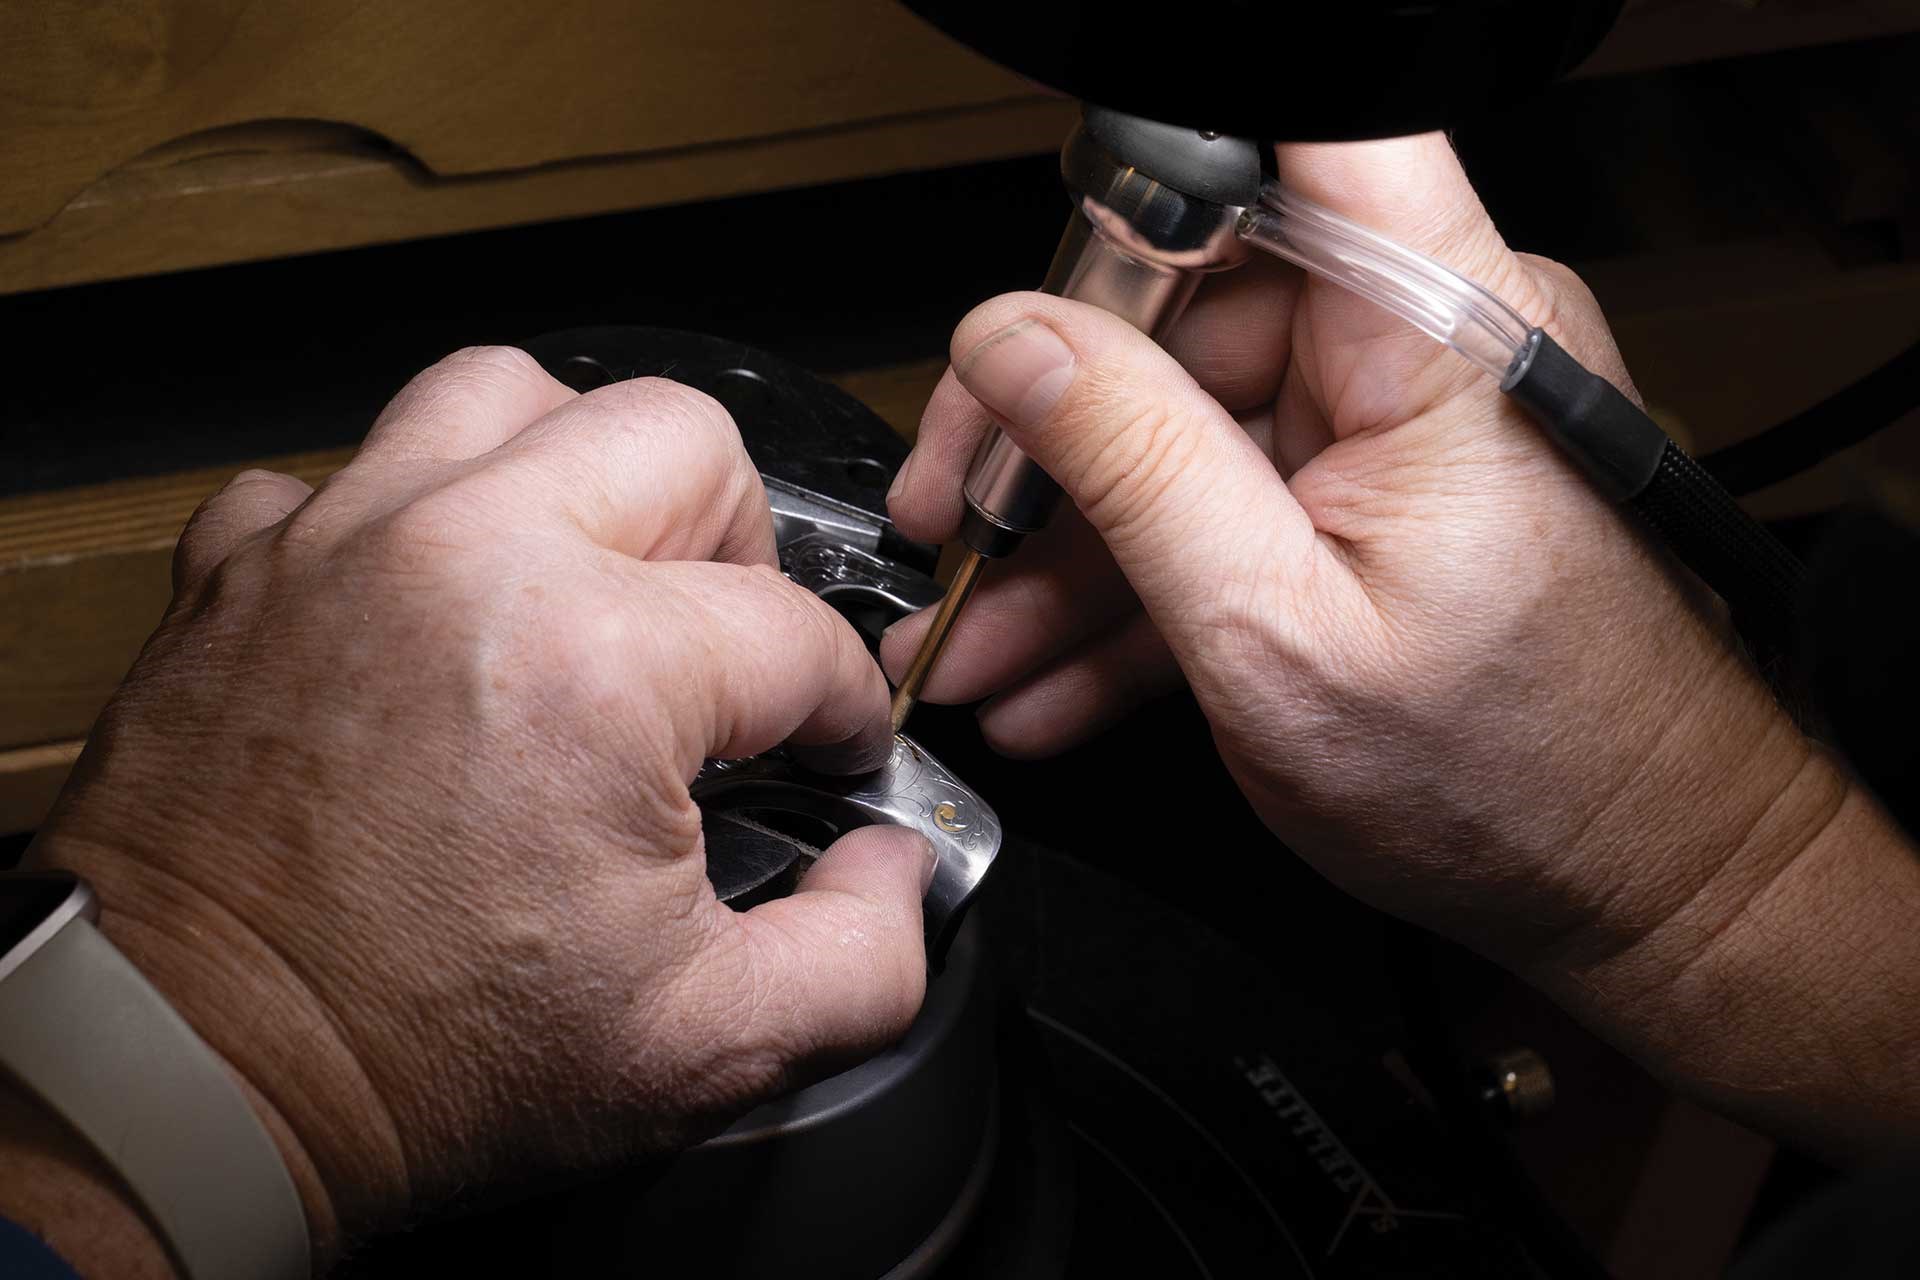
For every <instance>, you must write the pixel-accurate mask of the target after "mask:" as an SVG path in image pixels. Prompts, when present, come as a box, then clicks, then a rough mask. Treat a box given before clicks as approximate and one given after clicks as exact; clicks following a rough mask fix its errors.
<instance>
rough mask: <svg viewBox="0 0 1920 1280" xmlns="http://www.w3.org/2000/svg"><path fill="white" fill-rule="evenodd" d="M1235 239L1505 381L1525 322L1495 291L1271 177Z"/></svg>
mask: <svg viewBox="0 0 1920 1280" xmlns="http://www.w3.org/2000/svg"><path fill="white" fill-rule="evenodd" d="M1237 231H1238V232H1239V235H1240V238H1241V239H1242V240H1245V241H1246V242H1247V243H1248V244H1250V245H1253V246H1254V247H1255V248H1258V249H1262V250H1265V251H1266V252H1268V253H1271V254H1273V255H1274V256H1276V257H1279V258H1285V259H1286V260H1287V261H1289V262H1292V263H1295V264H1297V265H1298V266H1301V267H1304V268H1306V269H1307V270H1308V271H1311V272H1312V273H1314V274H1315V275H1318V276H1325V277H1326V278H1327V279H1329V280H1331V281H1333V282H1334V283H1335V284H1338V285H1340V286H1342V287H1343V288H1346V289H1348V290H1350V291H1351V292H1353V293H1357V294H1359V295H1360V296H1361V297H1363V298H1366V299H1368V300H1369V301H1371V302H1373V303H1375V304H1377V305H1379V306H1381V307H1384V308H1386V309H1387V310H1388V311H1391V312H1393V314H1395V315H1397V316H1400V317H1401V318H1402V319H1404V320H1406V321H1408V322H1409V323H1410V324H1412V325H1414V326H1415V327H1416V328H1418V329H1420V330H1421V331H1422V332H1423V333H1426V334H1427V335H1428V336H1430V337H1432V338H1433V339H1434V340H1435V341H1438V342H1442V343H1445V344H1446V345H1447V346H1449V347H1452V348H1453V349H1454V350H1455V351H1458V352H1459V353H1460V354H1461V355H1463V356H1465V357H1466V358H1467V359H1469V360H1471V361H1473V363H1475V364H1477V365H1479V366H1480V367H1481V368H1482V369H1485V370H1486V371H1487V372H1488V373H1490V374H1492V375H1493V376H1494V377H1495V378H1498V379H1501V380H1503V381H1504V380H1505V379H1506V377H1507V375H1508V373H1509V372H1511V371H1512V369H1513V368H1514V367H1515V365H1516V364H1517V363H1518V362H1519V360H1520V358H1521V356H1522V355H1523V354H1524V352H1525V351H1526V348H1527V342H1528V337H1529V334H1530V333H1531V329H1532V326H1530V325H1528V324H1527V322H1526V321H1525V320H1523V319H1522V318H1521V317H1520V313H1519V312H1517V311H1515V310H1514V309H1513V308H1512V307H1510V306H1508V305H1507V304H1506V303H1505V302H1502V301H1501V300H1500V299H1499V297H1497V296H1496V295H1494V294H1493V293H1491V292H1489V291H1488V290H1487V289H1485V288H1483V287H1481V286H1480V285H1478V284H1475V283H1474V282H1473V281H1471V280H1469V279H1467V278H1466V277H1465V276H1462V275H1460V274H1459V273H1458V272H1456V271H1454V270H1453V269H1452V268H1450V267H1445V266H1442V265H1441V264H1440V263H1438V262H1435V261H1434V260H1433V259H1432V258H1429V257H1427V256H1426V255H1425V254H1423V253H1417V252H1415V251H1414V250H1412V249H1409V248H1407V247H1406V246H1405V245H1402V244H1396V243H1394V242H1393V241H1391V240H1389V239H1387V238H1386V237H1385V236H1383V235H1380V234H1379V233H1378V232H1375V231H1369V230H1368V229H1367V228H1365V227H1363V226H1361V225H1360V224H1359V223H1357V222H1352V221H1350V220H1348V219H1346V218H1343V217H1341V216H1340V215H1339V214H1337V213H1335V212H1334V211H1333V210H1331V209H1328V208H1324V207H1322V206H1321V205H1317V204H1315V203H1314V202H1313V201H1311V200H1307V199H1304V198H1302V197H1301V196H1298V195H1295V194H1294V193H1293V192H1291V191H1288V190H1286V189H1285V188H1283V187H1281V186H1280V185H1279V184H1278V183H1276V182H1269V183H1267V184H1266V186H1265V187H1264V188H1262V190H1261V193H1260V203H1259V204H1257V205H1255V206H1253V207H1251V208H1249V209H1248V210H1247V211H1246V212H1245V213H1244V214H1242V215H1241V218H1240V224H1239V226H1238V228H1237Z"/></svg>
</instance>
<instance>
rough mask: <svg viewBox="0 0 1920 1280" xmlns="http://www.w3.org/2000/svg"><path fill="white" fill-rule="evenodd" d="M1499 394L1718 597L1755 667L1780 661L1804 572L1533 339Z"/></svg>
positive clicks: (1718, 492)
mask: <svg viewBox="0 0 1920 1280" xmlns="http://www.w3.org/2000/svg"><path fill="white" fill-rule="evenodd" d="M1501 390H1503V391H1505V392H1506V393H1507V394H1509V395H1511V396H1512V397H1513V398H1514V399H1515V400H1517V401H1519V402H1520V404H1521V405H1523V406H1524V407H1525V408H1526V410H1527V411H1528V412H1529V413H1531V414H1532V415H1533V417H1534V419H1535V420H1536V421H1537V422H1539V423H1540V425H1541V426H1542V427H1543V428H1544V429H1545V430H1546V432H1547V434H1548V435H1550V436H1552V437H1553V439H1554V440H1555V442H1556V443H1558V444H1559V445H1560V447H1561V448H1563V449H1564V450H1566V452H1567V453H1568V454H1569V455H1570V456H1571V457H1572V458H1573V459H1574V461H1576V462H1577V463H1579V464H1580V466H1581V467H1582V468H1583V469H1584V470H1585V471H1586V472H1587V474H1588V476H1589V477H1591V478H1592V480H1593V482H1594V484H1595V486H1596V487H1598V488H1599V489H1600V491H1601V492H1602V493H1604V494H1606V495H1607V496H1608V497H1609V498H1611V499H1613V500H1614V501H1615V502H1620V503H1623V504H1625V505H1626V506H1627V507H1629V508H1631V509H1632V510H1633V511H1634V512H1635V514H1637V515H1638V516H1639V517H1640V518H1641V519H1642V520H1643V521H1645V522H1646V524H1647V526H1648V527H1649V528H1651V529H1652V530H1653V532H1654V533H1656V534H1657V535H1659V537H1660V540H1661V541H1662V542H1664V543H1665V544H1666V546H1667V549H1668V550H1669V551H1671V552H1672V553H1673V554H1674V556H1675V557H1676V558H1678V559H1679V561H1680V562H1681V563H1682V564H1684V565H1686V566H1687V568H1689V569H1691V570H1692V571H1693V572H1694V573H1695V574H1697V575H1699V577H1700V578H1701V580H1702V581H1704V582H1705V583H1706V584H1707V585H1708V586H1710V587H1712V588H1713V589H1714V591H1716V592H1717V593H1719V595H1720V598H1721V599H1723V600H1725V601H1726V602H1727V604H1728V606H1729V607H1730V608H1731V609H1732V610H1733V616H1734V623H1735V625H1736V626H1738V627H1739V628H1740V632H1741V634H1742V635H1743V636H1744V637H1745V638H1746V640H1747V642H1748V643H1749V644H1750V645H1752V646H1753V647H1754V649H1755V656H1756V657H1761V658H1763V659H1765V658H1771V657H1775V656H1778V655H1779V654H1780V653H1781V652H1782V651H1783V649H1784V647H1785V643H1786V641H1787V639H1788V638H1789V637H1790V636H1791V634H1792V630H1793V626H1794V621H1795V617H1796V610H1797V606H1798V600H1799V596H1800V591H1801V587H1802V585H1803V583H1804V581H1805V577H1806V572H1805V570H1804V569H1803V568H1802V567H1801V565H1800V562H1799V561H1798V560H1796V559H1795V558H1794V556H1793V553H1792V552H1790V551H1788V550H1787V549H1786V547H1784V546H1782V545H1781V544H1780V542H1779V541H1778V540H1777V539H1776V538H1775V537H1774V536H1773V535H1772V534H1770V533H1768V532H1767V531H1766V530H1765V529H1763V528H1762V527H1761V526H1760V524H1759V523H1758V522H1757V521H1756V520H1754V518H1753V517H1752V516H1750V515H1748V514H1747V513H1746V511H1744V510H1743V509H1742V508H1741V506H1740V504H1739V503H1737V502H1735V501H1734V499H1733V497H1732V495H1731V494H1729V493H1728V492H1727V491H1726V490H1725V489H1724V488H1722V487H1721V486H1720V485H1719V483H1718V482H1716V481H1715V480H1714V478H1713V477H1712V476H1710V475H1708V474H1707V472H1706V471H1705V470H1704V469H1702V468H1701V466H1700V464H1699V463H1697V462H1695V461H1694V460H1693V459H1692V458H1690V457H1688V456H1687V454H1686V452H1685V451H1684V450H1682V449H1681V448H1680V446H1678V445H1676V444H1675V443H1674V442H1673V441H1672V440H1671V439H1670V438H1668V436H1667V433H1666V432H1664V431H1662V430H1661V429H1660V427H1659V425H1658V424H1657V423H1655V422H1654V421H1653V419H1652V418H1649V417H1648V416H1647V415H1646V414H1645V413H1644V412H1642V411H1641V410H1640V408H1639V407H1638V406H1636V405H1635V404H1634V403H1633V401H1631V400H1629V399H1627V397H1626V396H1624V395H1622V394H1621V392H1620V389H1619V388H1618V387H1615V386H1614V385H1613V384H1612V383H1611V382H1608V381H1607V380H1606V379H1605V378H1602V377H1601V376H1600V375H1599V374H1596V373H1594V372H1592V371H1591V370H1589V369H1587V368H1586V367H1585V366H1584V365H1582V364H1581V363H1580V362H1579V361H1578V360H1575V359H1574V358H1573V357H1572V356H1570V355H1568V354H1567V353H1566V351H1564V350H1563V349H1562V348H1561V347H1560V344H1559V343H1557V342H1555V341H1554V340H1553V339H1552V338H1550V337H1548V336H1547V335H1546V334H1545V333H1543V332H1541V331H1540V330H1538V329H1535V330H1534V331H1533V334H1532V336H1531V339H1530V340H1529V342H1528V344H1527V349H1526V350H1525V351H1524V352H1523V353H1522V354H1521V356H1520V359H1519V361H1517V362H1516V364H1515V366H1514V369H1513V371H1512V372H1511V373H1509V374H1508V375H1507V378H1506V380H1505V381H1504V382H1503V383H1502V384H1501Z"/></svg>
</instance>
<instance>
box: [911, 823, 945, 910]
mask: <svg viewBox="0 0 1920 1280" xmlns="http://www.w3.org/2000/svg"><path fill="white" fill-rule="evenodd" d="M914 834H915V835H916V836H917V837H918V839H919V841H920V854H921V857H920V896H921V897H923V898H924V897H926V896H927V890H929V889H931V888H932V887H933V873H934V872H936V871H938V870H939V869H940V851H939V850H938V849H935V848H934V847H933V841H931V840H929V839H927V838H926V837H925V836H923V835H920V834H919V833H918V832H915V833H914Z"/></svg>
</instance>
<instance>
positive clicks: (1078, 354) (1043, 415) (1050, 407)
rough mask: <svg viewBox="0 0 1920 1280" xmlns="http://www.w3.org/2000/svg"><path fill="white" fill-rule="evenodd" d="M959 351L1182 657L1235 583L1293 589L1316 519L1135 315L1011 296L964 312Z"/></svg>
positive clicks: (1238, 594) (957, 366) (969, 374)
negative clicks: (1131, 318)
mask: <svg viewBox="0 0 1920 1280" xmlns="http://www.w3.org/2000/svg"><path fill="white" fill-rule="evenodd" d="M953 353H954V375H955V376H956V377H957V378H958V379H959V381H960V384H961V385H962V386H963V387H965V388H966V389H967V391H968V392H969V393H971V394H972V396H973V397H974V399H976V400H978V401H979V402H980V404H981V405H982V406H983V407H984V408H985V409H986V410H987V411H988V413H990V414H991V415H992V416H993V417H994V418H995V420H997V421H998V422H999V423H1000V424H1001V426H1002V427H1003V428H1004V429H1005V430H1006V431H1007V433H1008V435H1010V436H1011V437H1012V438H1013V440H1014V442H1015V443H1016V444H1018V445H1019V446H1020V447H1021V448H1022V449H1024V450H1025V451H1026V452H1027V454H1028V456H1030V457H1031V458H1033V460H1034V461H1035V462H1037V463H1039V464H1040V465H1041V466H1042V467H1043V468H1045V469H1046V471H1047V473H1048V474H1050V475H1051V476H1052V477H1053V478H1054V479H1055V480H1056V481H1058V482H1059V484H1060V486H1061V488H1063V489H1064V490H1065V491H1066V493H1067V495H1068V496H1069V497H1070V498H1071V499H1072V500H1073V502H1074V504H1075V505H1076V506H1078V507H1079V508H1080V510H1081V512H1082V513H1083V514H1084V515H1085V516H1086V518H1087V520H1088V521H1089V523H1091V524H1092V525H1093V527H1094V528H1095V529H1097V530H1098V531H1099V533H1100V536H1101V537H1102V538H1103V539H1105V541H1106V543H1107V546H1108V548H1109V550H1111V551H1112V553H1113V557H1114V560H1115V561H1116V562H1117V563H1118V564H1119V566H1120V569H1121V571H1122V572H1123V573H1125V574H1126V575H1127V578H1128V581H1129V582H1130V583H1131V584H1132V586H1133V589H1134V591H1135V592H1136V593H1137V594H1138V595H1139V597H1140V599H1141V602H1142V603H1143V604H1144V605H1145V606H1146V608H1147V611H1148V613H1149V614H1151V615H1152V617H1153V620H1154V621H1155V623H1156V624H1158V626H1159V627H1160V630H1161V632H1162V634H1164V635H1165V636H1166V637H1167V639H1168V641H1169V643H1171V644H1172V646H1173V648H1174V651H1175V653H1176V655H1178V656H1180V657H1181V658H1182V661H1183V664H1184V663H1185V662H1187V661H1188V660H1189V659H1190V658H1191V657H1192V656H1193V655H1192V654H1191V653H1190V652H1187V651H1185V646H1183V644H1182V643H1181V639H1182V636H1183V635H1186V634H1191V633H1193V632H1194V631H1195V630H1196V629H1198V630H1202V631H1204V630H1207V629H1209V628H1214V626H1215V624H1216V623H1218V622H1219V621H1221V619H1220V618H1219V610H1220V609H1222V608H1224V607H1231V602H1232V601H1233V600H1234V599H1236V598H1238V599H1241V600H1245V599H1246V598H1247V594H1246V593H1245V592H1244V591H1234V590H1232V588H1233V586H1234V585H1235V584H1243V585H1248V586H1251V585H1253V584H1252V583H1251V582H1250V581H1249V579H1250V575H1258V577H1259V586H1260V587H1261V588H1262V590H1261V593H1260V594H1261V595H1262V596H1264V595H1266V594H1267V592H1268V591H1269V590H1271V589H1274V588H1278V589H1279V590H1280V591H1281V592H1282V595H1283V597H1284V595H1285V594H1286V593H1287V592H1289V591H1290V589H1291V587H1292V586H1293V585H1295V584H1296V583H1297V582H1298V581H1299V577H1298V575H1300V574H1302V573H1304V572H1306V571H1307V570H1308V569H1309V568H1310V558H1311V557H1313V556H1314V555H1316V554H1317V544H1316V542H1315V538H1314V531H1313V525H1312V522H1311V521H1310V520H1309V519H1308V518H1307V515H1306V513H1305V512H1304V511H1302V510H1301V508H1300V506H1299V504H1298V503H1297V502H1295V501H1294V498H1293V495H1292V494H1291V493H1289V492H1288V490H1287V486H1286V484H1285V482H1284V481H1283V480H1282V479H1281V478H1280V475H1279V473H1278V472H1277V471H1275V470H1274V468H1273V465H1272V463H1271V462H1270V461H1269V460H1268V458H1267V456H1266V455H1265V454H1264V453H1262V452H1261V451H1260V448H1259V446H1258V445H1256V444H1255V443H1254V442H1253V441H1252V440H1251V439H1250V438H1249V437H1248V436H1247V434H1246V432H1245V431H1243V430H1242V429H1241V427H1240V424H1239V423H1237V422H1236V421H1234V419H1233V417H1232V416H1231V415H1230V414H1228V413H1227V411H1226V410H1225V409H1223V408H1222V407H1221V406H1220V405H1219V403H1218V402H1216V401H1215V400H1214V399H1213V398H1212V397H1211V396H1209V395H1207V394H1206V393H1205V392H1204V391H1202V390H1201V389H1200V387H1199V386H1198V385H1197V384H1196V383H1195V382H1194V381H1193V379H1192V378H1191V377H1190V376H1189V375H1188V374H1187V372H1186V371H1185V370H1184V369H1182V368H1181V367H1180V365H1179V364H1178V363H1177V362H1176V361H1175V360H1174V359H1173V357H1171V356H1169V355H1168V354H1167V353H1166V352H1164V351H1162V350H1161V349H1160V348H1159V347H1157V346H1155V345H1154V343H1153V342H1152V340H1150V339H1149V338H1147V337H1146V336H1145V335H1144V334H1142V333H1140V332H1139V331H1138V330H1136V329H1134V328H1133V327H1132V326H1130V325H1128V324H1127V323H1126V322H1124V321H1122V320H1120V319H1118V318H1116V317H1114V316H1111V315H1108V314H1107V313H1106V312H1104V311H1100V310H1098V309H1097V308H1094V307H1091V306H1087V305H1086V304H1084V303H1078V302H1071V301H1068V300H1066V299H1063V298H1055V297H1051V296H1049V295H1046V294H1037V293H1023V294H1009V295H1006V296H1004V297H1000V298H995V299H993V300H992V301H990V302H986V303H983V304H982V305H981V306H979V307H978V308H976V309H975V310H974V311H973V312H972V313H971V314H970V315H968V316H967V318H966V319H965V320H963V321H961V323H960V327H959V329H958V330H956V331H955V333H954V339H953ZM1275 577H1277V578H1278V579H1279V580H1278V581H1275ZM1223 588H1226V589H1225V590H1223ZM1192 674H1193V673H1192V671H1191V669H1189V675H1192Z"/></svg>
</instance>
